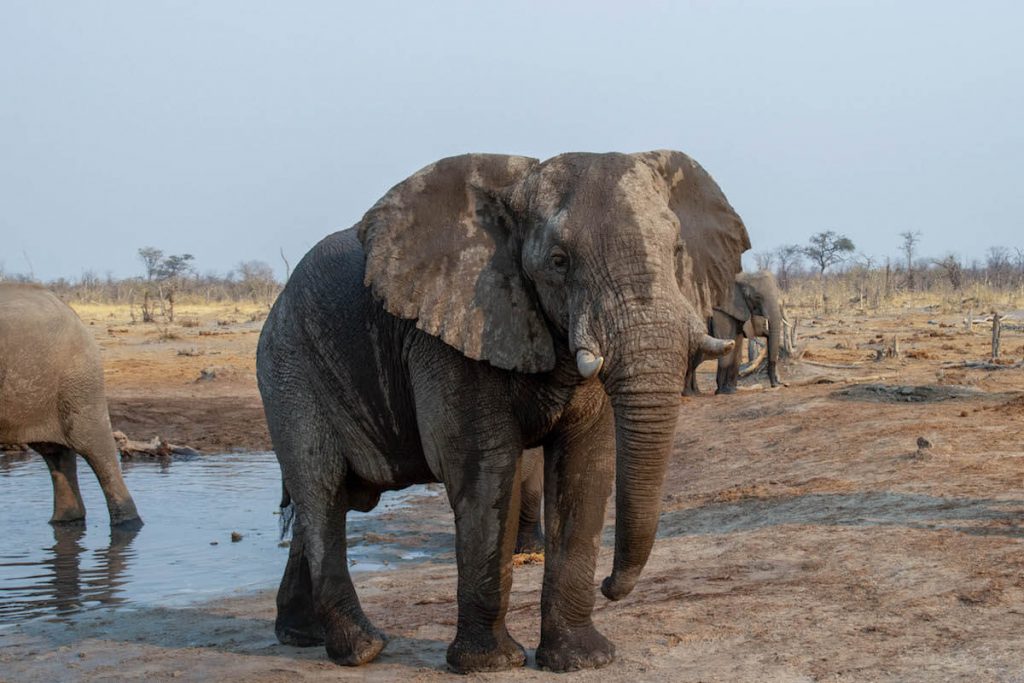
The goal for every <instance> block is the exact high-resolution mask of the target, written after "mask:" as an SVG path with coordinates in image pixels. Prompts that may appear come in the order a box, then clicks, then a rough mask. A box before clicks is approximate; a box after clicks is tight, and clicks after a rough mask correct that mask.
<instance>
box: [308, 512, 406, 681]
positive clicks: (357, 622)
mask: <svg viewBox="0 0 1024 683" xmlns="http://www.w3.org/2000/svg"><path fill="white" fill-rule="evenodd" d="M344 498H345V497H344V494H343V493H341V492H339V493H338V494H337V496H336V497H335V499H334V500H333V501H332V503H331V504H330V505H328V506H327V507H326V509H325V510H323V511H314V514H313V515H311V516H310V517H313V518H316V519H318V520H319V521H320V523H319V524H317V525H316V528H313V527H309V528H307V529H306V531H305V532H304V533H305V534H306V542H307V543H309V544H310V545H319V548H317V550H318V551H319V552H316V553H314V554H313V556H311V557H310V560H309V561H310V563H311V564H310V570H311V571H310V577H311V579H312V586H313V602H314V604H315V605H316V615H317V618H318V619H319V621H320V623H321V624H323V629H324V643H325V645H326V646H327V656H329V657H330V658H331V660H333V661H334V662H336V663H338V664H344V665H346V666H359V665H360V664H366V663H367V662H370V661H373V659H374V658H376V656H377V655H378V654H380V651H381V650H383V649H384V646H385V645H386V644H387V636H385V635H384V633H383V632H382V631H380V630H378V629H377V628H376V627H375V626H374V625H373V624H372V623H370V620H369V619H368V618H367V616H366V614H365V613H364V612H363V608H362V606H361V605H360V604H359V597H358V596H357V595H356V589H355V586H353V585H352V577H351V576H350V575H349V572H348V543H347V539H346V534H345V516H346V513H347V512H348V506H347V504H346V502H345V499H344ZM318 513H319V514H318ZM308 519H309V518H308V517H307V520H308ZM317 558H318V559H319V563H318V564H319V571H317V564H314V563H315V562H316V560H317Z"/></svg>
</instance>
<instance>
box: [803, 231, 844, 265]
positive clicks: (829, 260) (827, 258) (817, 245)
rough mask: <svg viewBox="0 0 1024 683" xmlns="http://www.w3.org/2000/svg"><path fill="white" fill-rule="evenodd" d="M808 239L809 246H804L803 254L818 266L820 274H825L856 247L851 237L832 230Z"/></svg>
mask: <svg viewBox="0 0 1024 683" xmlns="http://www.w3.org/2000/svg"><path fill="white" fill-rule="evenodd" d="M808 241H809V244H808V246H806V247H804V248H803V254H804V256H806V257H807V258H809V259H810V260H811V261H813V262H814V263H815V265H817V266H818V275H819V276H821V275H824V274H825V270H827V269H828V268H829V267H830V266H834V265H836V264H837V263H842V262H843V261H845V260H846V254H849V253H850V252H852V251H853V250H854V249H856V247H854V246H853V241H852V240H850V238H849V237H847V236H846V235H840V234H838V233H836V232H834V231H832V230H826V231H825V232H819V233H816V234H814V235H811V238H810V240H808Z"/></svg>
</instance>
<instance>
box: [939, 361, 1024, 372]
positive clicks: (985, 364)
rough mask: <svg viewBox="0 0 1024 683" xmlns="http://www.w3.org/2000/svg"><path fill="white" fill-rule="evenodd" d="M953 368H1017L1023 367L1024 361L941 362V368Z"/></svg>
mask: <svg viewBox="0 0 1024 683" xmlns="http://www.w3.org/2000/svg"><path fill="white" fill-rule="evenodd" d="M953 368H966V369H969V370H1016V369H1018V368H1024V361H1018V362H1016V363H1006V364H1003V363H992V362H990V361H986V360H963V361H950V362H948V363H943V364H942V369H943V370H950V369H953Z"/></svg>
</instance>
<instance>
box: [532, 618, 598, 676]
mask: <svg viewBox="0 0 1024 683" xmlns="http://www.w3.org/2000/svg"><path fill="white" fill-rule="evenodd" d="M614 659H615V645H613V644H612V642H611V641H610V640H608V639H607V638H605V637H604V636H603V635H601V634H600V633H599V632H598V630H597V629H596V628H594V625H593V624H587V625H586V626H582V627H580V628H557V629H549V630H547V631H544V632H542V633H541V636H540V645H538V646H537V666H539V667H540V668H542V669H549V670H551V671H558V672H563V671H577V670H579V669H599V668H601V667H602V666H605V665H607V664H611V663H612V661H613V660H614Z"/></svg>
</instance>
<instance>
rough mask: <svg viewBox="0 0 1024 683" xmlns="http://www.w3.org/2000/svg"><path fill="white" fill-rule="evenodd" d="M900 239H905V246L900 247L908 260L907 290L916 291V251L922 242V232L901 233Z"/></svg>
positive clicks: (908, 231)
mask: <svg viewBox="0 0 1024 683" xmlns="http://www.w3.org/2000/svg"><path fill="white" fill-rule="evenodd" d="M900 237H902V238H903V244H902V245H901V246H900V251H902V252H903V255H904V256H905V257H906V258H907V288H908V289H910V290H911V291H913V290H914V250H915V248H916V247H917V244H918V242H920V241H921V231H920V230H915V231H910V230H907V231H906V232H901V233H900Z"/></svg>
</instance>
